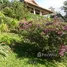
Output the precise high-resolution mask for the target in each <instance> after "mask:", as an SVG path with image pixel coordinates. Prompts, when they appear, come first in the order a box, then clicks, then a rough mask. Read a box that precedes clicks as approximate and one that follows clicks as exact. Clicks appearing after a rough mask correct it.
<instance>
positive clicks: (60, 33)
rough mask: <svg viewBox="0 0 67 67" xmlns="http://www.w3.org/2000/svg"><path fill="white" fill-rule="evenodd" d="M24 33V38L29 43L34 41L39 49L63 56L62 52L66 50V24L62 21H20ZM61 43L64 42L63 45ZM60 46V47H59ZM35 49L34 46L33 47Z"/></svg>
mask: <svg viewBox="0 0 67 67" xmlns="http://www.w3.org/2000/svg"><path fill="white" fill-rule="evenodd" d="M19 28H21V29H22V30H21V32H22V36H24V35H23V33H24V34H25V36H24V38H25V39H24V40H26V39H27V40H28V41H29V42H30V43H35V45H36V47H37V48H38V50H40V51H43V52H45V51H47V52H50V51H54V50H55V52H56V53H57V55H58V54H59V55H60V56H64V52H66V50H67V46H66V45H67V25H66V24H63V23H58V24H56V23H55V24H54V23H50V24H48V25H47V24H46V23H42V24H35V23H33V22H31V23H29V22H28V23H22V24H20V27H19ZM61 44H64V46H63V45H62V46H61ZM60 46H61V48H60ZM34 49H35V48H34Z"/></svg>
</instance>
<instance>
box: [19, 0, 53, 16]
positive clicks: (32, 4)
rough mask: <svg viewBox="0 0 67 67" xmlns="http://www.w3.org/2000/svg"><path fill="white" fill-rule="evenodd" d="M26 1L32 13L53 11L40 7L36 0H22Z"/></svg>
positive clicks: (43, 13) (41, 13) (22, 0)
mask: <svg viewBox="0 0 67 67" xmlns="http://www.w3.org/2000/svg"><path fill="white" fill-rule="evenodd" d="M20 1H21V2H24V4H25V6H26V7H27V8H28V9H29V10H30V12H31V13H34V14H38V15H40V16H42V15H46V14H51V13H53V12H52V11H50V10H47V9H45V8H42V7H40V6H39V5H38V4H37V3H36V2H35V1H34V0H20Z"/></svg>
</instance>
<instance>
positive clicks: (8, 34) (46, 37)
mask: <svg viewBox="0 0 67 67" xmlns="http://www.w3.org/2000/svg"><path fill="white" fill-rule="evenodd" d="M3 1H4V0H3ZM19 4H20V5H19ZM0 5H1V6H0V61H1V62H0V66H1V67H4V66H5V67H26V66H27V65H28V66H29V67H32V66H33V67H42V66H43V67H52V66H53V67H59V66H63V67H65V65H66V66H67V64H66V63H67V61H66V59H65V58H66V56H67V55H66V51H67V23H62V22H53V21H51V18H46V17H41V16H38V15H33V14H31V13H29V12H28V11H27V9H25V8H24V5H23V3H21V2H16V1H15V2H8V1H7V2H4V3H3V2H1V4H0ZM19 11H20V12H19ZM39 52H42V53H45V54H54V57H61V56H64V57H61V59H62V58H64V59H65V63H59V62H58V61H57V62H56V61H55V60H52V62H49V61H48V60H46V59H45V60H44V61H43V60H42V59H38V58H35V60H33V59H32V61H31V58H32V55H33V57H34V56H36V57H37V53H39ZM55 55H56V56H55ZM28 56H29V57H31V58H25V57H28ZM2 57H3V58H2ZM19 57H20V59H19ZM21 57H23V58H22V59H21ZM48 57H49V56H48ZM17 58H18V59H17ZM50 58H53V56H50V57H49V58H48V59H50ZM3 59H4V61H3ZM59 59H60V58H59ZM59 59H57V60H59ZM5 62H6V64H5ZM14 62H15V63H14ZM62 62H64V61H62ZM8 63H9V64H8ZM41 63H42V65H41ZM43 63H44V64H45V65H44V64H43Z"/></svg>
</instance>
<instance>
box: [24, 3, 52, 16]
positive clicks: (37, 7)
mask: <svg viewBox="0 0 67 67" xmlns="http://www.w3.org/2000/svg"><path fill="white" fill-rule="evenodd" d="M25 3H26V4H27V6H29V7H34V8H35V9H38V10H41V12H42V14H43V15H46V14H51V13H53V12H52V11H50V10H48V9H45V8H42V7H40V6H38V5H34V4H31V3H29V2H25Z"/></svg>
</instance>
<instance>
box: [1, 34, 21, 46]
mask: <svg viewBox="0 0 67 67" xmlns="http://www.w3.org/2000/svg"><path fill="white" fill-rule="evenodd" d="M0 42H1V43H5V44H7V45H13V44H15V42H18V43H19V42H21V37H19V36H18V35H17V34H14V33H13V34H12V33H1V34H0Z"/></svg>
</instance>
